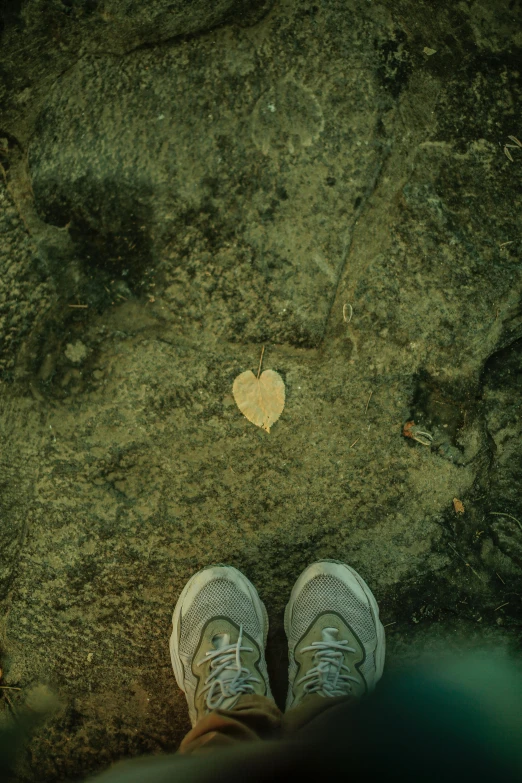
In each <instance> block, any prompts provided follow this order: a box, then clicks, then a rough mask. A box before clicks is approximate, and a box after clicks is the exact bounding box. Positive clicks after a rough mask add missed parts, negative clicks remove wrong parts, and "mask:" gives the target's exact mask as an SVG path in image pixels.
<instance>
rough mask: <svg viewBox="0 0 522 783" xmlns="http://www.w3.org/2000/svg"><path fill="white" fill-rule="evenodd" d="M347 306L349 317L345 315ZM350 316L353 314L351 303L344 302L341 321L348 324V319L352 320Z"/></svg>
mask: <svg viewBox="0 0 522 783" xmlns="http://www.w3.org/2000/svg"><path fill="white" fill-rule="evenodd" d="M347 307H349V308H350V317H349V318H347V317H346V308H347ZM352 316H353V307H352V306H351V304H350V303H349V302H345V303H344V304H343V321H344V322H345V323H347V324H349V323H350V321H351V320H352Z"/></svg>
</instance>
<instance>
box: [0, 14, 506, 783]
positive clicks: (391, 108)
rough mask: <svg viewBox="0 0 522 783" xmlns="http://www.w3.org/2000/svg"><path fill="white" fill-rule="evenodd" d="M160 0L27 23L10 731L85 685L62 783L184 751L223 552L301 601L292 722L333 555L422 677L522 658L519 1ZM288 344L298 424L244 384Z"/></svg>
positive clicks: (274, 606) (7, 430) (9, 458)
mask: <svg viewBox="0 0 522 783" xmlns="http://www.w3.org/2000/svg"><path fill="white" fill-rule="evenodd" d="M142 5H145V9H143V8H142V9H141V10H139V11H136V10H135V9H136V4H134V6H133V5H132V4H130V3H128V2H126V1H125V0H111V1H110V2H107V3H98V2H97V1H96V0H67V1H66V0H52V2H47V0H46V2H45V3H43V0H27V2H25V3H22V2H21V0H11V2H7V3H6V6H5V10H4V11H3V12H0V19H1V22H0V80H1V81H0V164H1V168H0V379H1V383H0V433H1V442H0V518H1V520H2V527H1V540H0V553H1V554H0V599H1V614H0V666H1V669H2V675H3V678H2V680H1V684H2V685H3V686H8V687H9V688H10V689H13V690H9V689H7V688H4V689H3V690H1V691H0V713H2V710H3V716H2V721H4V722H7V721H10V720H12V717H13V715H14V717H15V719H16V715H17V713H19V712H20V711H21V710H23V709H24V705H25V704H26V703H27V701H28V699H30V697H31V694H34V692H35V690H36V691H38V689H40V690H41V689H42V688H46V689H48V690H49V691H50V692H52V693H54V694H55V695H56V696H57V699H58V703H57V706H56V705H55V709H54V710H53V711H52V714H50V715H49V716H48V718H47V720H46V721H45V723H44V724H43V725H42V726H41V727H40V728H39V729H38V730H37V731H36V732H35V734H34V736H33V737H32V738H31V739H30V741H29V742H28V744H27V747H26V748H25V750H24V753H23V755H22V757H21V758H20V761H19V771H18V777H19V780H20V781H24V782H27V783H32V782H33V781H36V780H38V781H39V783H47V782H49V783H50V781H67V780H76V779H82V778H83V777H85V776H87V774H90V773H94V772H96V771H100V770H102V769H103V768H105V767H106V766H108V765H109V764H110V763H111V762H112V761H115V760H117V759H120V758H124V757H130V756H135V755H139V754H143V753H151V752H152V753H158V752H163V751H172V750H175V749H176V747H177V746H178V744H179V742H180V740H181V739H182V737H183V735H184V733H185V732H186V731H187V729H188V728H189V722H188V715H187V711H186V703H185V698H184V695H183V693H181V692H180V691H179V690H178V688H177V686H176V683H175V680H174V676H173V673H172V667H171V663H170V656H169V650H168V638H169V635H170V627H171V626H170V623H171V614H172V610H173V608H174V605H175V602H176V599H177V597H178V595H179V594H180V592H181V590H182V588H183V586H184V584H185V582H186V581H187V579H188V578H189V577H190V576H191V575H192V574H194V573H195V572H196V571H197V570H199V569H200V568H202V567H204V566H206V565H208V564H210V563H227V564H230V565H234V566H236V567H237V568H239V569H241V570H242V571H243V572H244V573H245V574H246V575H247V576H248V577H249V578H250V579H251V580H252V581H253V582H254V584H255V585H256V587H257V588H258V591H259V593H260V595H261V597H262V599H263V600H264V602H265V603H266V605H267V608H268V612H269V616H270V618H271V628H270V634H269V651H268V661H269V670H270V673H271V676H272V678H273V682H274V690H275V693H276V696H277V698H278V700H279V701H280V702H281V700H282V699H283V697H284V692H285V675H286V665H287V662H286V650H285V643H286V642H285V636H284V630H283V623H282V617H283V611H284V606H285V604H286V601H287V600H288V597H289V593H290V590H291V588H292V585H293V583H294V581H295V579H296V578H297V577H298V576H299V574H300V572H301V571H302V569H304V568H305V567H306V566H307V565H309V564H310V563H311V562H313V561H315V560H317V559H320V558H335V559H338V560H342V561H345V562H347V563H349V564H350V565H352V566H353V567H355V568H356V569H357V570H358V571H359V572H360V574H361V575H362V576H363V577H364V579H365V580H366V581H367V582H368V584H369V585H370V587H371V588H372V590H373V592H374V594H375V596H376V598H377V600H378V602H379V606H380V610H381V617H382V621H383V623H384V625H385V629H386V633H387V666H388V667H390V668H391V667H393V666H395V665H398V664H400V663H402V664H404V663H405V662H406V663H409V662H411V663H412V664H413V663H414V661H415V660H416V659H418V658H419V657H421V656H423V655H425V654H427V653H429V654H431V655H440V654H443V653H444V652H447V651H449V650H452V651H454V652H459V651H464V650H466V649H469V648H470V647H471V648H473V649H484V650H486V651H490V652H491V654H500V655H506V656H515V657H517V656H519V655H520V641H521V639H522V604H521V596H522V438H521V430H522V424H521V411H522V402H521V392H522V308H521V295H522V262H521V249H522V221H521V214H522V203H521V202H522V199H521V192H522V191H521V187H520V186H521V178H522V124H521V123H522V119H521V108H522V107H521V101H522V75H521V63H522V34H521V30H522V14H521V9H520V5H519V4H518V3H516V2H514V1H513V0H497V2H495V3H493V2H491V0H469V1H466V2H461V3H454V2H450V1H449V0H448V1H447V2H446V1H441V2H439V3H437V4H436V6H435V7H434V4H433V3H428V2H419V1H418V0H415V2H413V0H394V1H393V2H392V0H382V1H381V2H369V0H323V2H321V3H314V2H309V0H276V2H273V3H270V2H254V1H253V0H252V2H247V0H242V1H241V2H232V1H230V2H227V1H226V0H223V1H222V2H219V3H217V2H204V0H198V1H197V2H194V3H193V5H192V6H191V7H190V4H189V10H187V9H186V8H185V6H186V5H187V4H185V3H181V2H179V3H172V2H170V3H167V2H158V3H157V4H155V6H154V8H155V9H156V11H157V17H155V16H154V14H155V13H156V11H153V9H152V5H153V4H151V11H150V13H149V12H148V11H146V4H142ZM178 6H179V8H178ZM133 8H134V11H133ZM158 9H159V10H158ZM162 9H163V10H162ZM169 9H170V10H169ZM172 9H178V10H175V11H174V10H172ZM2 13H3V16H2ZM133 14H134V15H133ZM263 349H264V355H263V368H265V369H272V370H276V371H277V372H278V373H279V374H280V375H281V377H282V378H283V380H284V383H285V387H286V403H285V408H284V411H283V413H282V415H281V417H280V419H279V420H278V421H277V423H276V424H274V426H273V427H272V429H271V431H270V433H267V432H265V431H264V430H262V429H260V428H258V427H256V426H254V425H253V424H251V423H250V422H249V421H247V419H246V418H245V417H244V416H243V415H242V414H241V412H240V411H239V409H238V408H237V405H236V402H235V400H234V397H233V394H232V385H233V382H234V379H235V378H236V376H237V375H238V374H239V373H241V372H244V371H245V370H248V369H251V370H252V371H254V372H256V371H257V368H258V364H259V361H260V357H261V353H262V350H263ZM384 676H386V669H385V675H384ZM15 688H18V689H20V690H14V689H15ZM2 702H3V703H2Z"/></svg>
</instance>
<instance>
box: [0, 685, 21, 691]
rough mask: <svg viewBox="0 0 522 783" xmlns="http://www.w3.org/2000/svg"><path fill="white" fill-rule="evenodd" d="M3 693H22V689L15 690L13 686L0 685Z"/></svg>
mask: <svg viewBox="0 0 522 783" xmlns="http://www.w3.org/2000/svg"><path fill="white" fill-rule="evenodd" d="M0 688H1V689H2V690H3V691H21V690H22V689H21V688H15V687H14V686H13V685H0Z"/></svg>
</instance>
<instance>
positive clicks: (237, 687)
mask: <svg viewBox="0 0 522 783" xmlns="http://www.w3.org/2000/svg"><path fill="white" fill-rule="evenodd" d="M242 640H243V626H242V625H241V626H240V627H239V637H238V640H237V642H233V643H232V644H227V645H226V646H225V647H220V648H218V649H215V650H209V651H208V652H207V653H205V657H204V658H202V659H201V661H198V663H197V664H196V666H201V664H203V663H208V661H210V674H209V675H208V677H207V678H206V680H205V686H204V688H203V689H202V691H201V692H202V693H204V692H205V691H206V690H208V693H207V698H206V704H207V708H208V709H209V710H215V709H217V708H218V707H219V706H220V705H221V704H222V702H223V700H224V699H228V698H230V697H231V696H239V695H240V694H242V693H254V686H253V685H252V683H253V682H260V680H259V679H258V678H257V677H254V675H253V674H252V673H251V672H250V670H249V669H247V668H246V667H245V666H243V665H242V663H241V653H242V652H253V649H254V648H253V647H243V646H241V642H242ZM229 672H230V675H229V674H228V673H229ZM225 673H226V674H225ZM223 675H225V676H223Z"/></svg>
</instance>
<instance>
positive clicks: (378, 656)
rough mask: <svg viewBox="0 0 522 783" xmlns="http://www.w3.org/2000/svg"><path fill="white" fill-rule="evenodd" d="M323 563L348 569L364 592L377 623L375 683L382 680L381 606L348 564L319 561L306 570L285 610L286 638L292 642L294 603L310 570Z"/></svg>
mask: <svg viewBox="0 0 522 783" xmlns="http://www.w3.org/2000/svg"><path fill="white" fill-rule="evenodd" d="M322 563H335V564H336V565H341V566H344V568H346V570H347V571H349V573H350V574H351V576H352V577H353V580H354V581H355V582H356V583H357V585H358V586H359V588H360V589H361V590H362V591H363V593H364V595H365V597H366V600H367V601H368V604H369V606H370V610H371V613H372V617H373V621H374V623H375V629H376V634H377V644H376V647H375V653H374V655H375V683H377V681H378V680H379V679H380V678H381V676H382V672H383V669H384V657H385V654H386V638H385V633H384V628H383V625H382V623H381V621H380V619H379V606H378V604H377V601H376V600H375V597H374V595H373V593H372V591H371V590H370V588H369V587H368V585H367V584H366V582H365V581H364V579H363V578H362V576H360V574H358V573H357V571H356V570H355V569H354V568H351V566H349V565H347V564H346V563H343V562H342V560H318V561H317V562H316V563H312V565H309V566H308V568H305V570H304V571H303V573H302V574H301V576H300V577H299V578H298V579H297V581H296V583H295V585H294V587H293V589H292V592H291V594H290V600H289V601H288V603H287V605H286V608H285V633H286V638H287V639H288V640H290V631H291V624H292V618H291V614H292V609H293V606H294V603H295V601H296V598H297V595H298V593H299V592H300V591H301V589H302V587H303V585H304V584H305V583H306V582H308V581H309V578H308V576H307V573H308V571H309V570H310V569H312V568H314V566H318V565H321V564H322ZM351 581H352V580H351V579H350V580H348V586H349V587H350V582H351Z"/></svg>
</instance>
